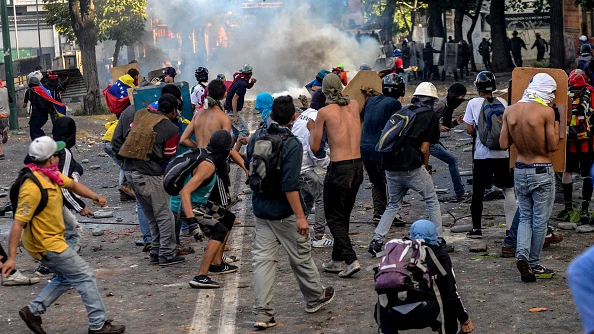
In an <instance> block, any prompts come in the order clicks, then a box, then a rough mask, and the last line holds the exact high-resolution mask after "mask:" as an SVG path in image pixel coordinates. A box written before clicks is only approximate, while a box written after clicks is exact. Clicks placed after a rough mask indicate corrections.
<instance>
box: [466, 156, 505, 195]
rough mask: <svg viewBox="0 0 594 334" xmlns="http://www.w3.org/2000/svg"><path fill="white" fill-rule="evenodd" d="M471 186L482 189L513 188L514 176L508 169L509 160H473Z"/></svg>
mask: <svg viewBox="0 0 594 334" xmlns="http://www.w3.org/2000/svg"><path fill="white" fill-rule="evenodd" d="M472 184H473V186H481V187H482V188H483V189H489V188H491V186H492V185H495V186H496V187H498V188H513V187H514V174H513V173H512V172H511V169H510V168H509V158H501V159H475V160H474V169H473V172H472Z"/></svg>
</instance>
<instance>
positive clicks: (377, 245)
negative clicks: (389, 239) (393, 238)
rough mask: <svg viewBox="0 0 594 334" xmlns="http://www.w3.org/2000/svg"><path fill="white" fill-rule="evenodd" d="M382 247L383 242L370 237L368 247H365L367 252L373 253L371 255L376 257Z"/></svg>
mask: <svg viewBox="0 0 594 334" xmlns="http://www.w3.org/2000/svg"><path fill="white" fill-rule="evenodd" d="M383 247H384V243H383V242H381V241H379V240H375V239H372V240H371V242H370V243H369V249H367V251H368V252H369V254H371V255H373V257H377V255H378V254H379V253H381V252H382V248H383Z"/></svg>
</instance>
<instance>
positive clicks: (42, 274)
mask: <svg viewBox="0 0 594 334" xmlns="http://www.w3.org/2000/svg"><path fill="white" fill-rule="evenodd" d="M35 275H37V276H39V277H45V276H49V275H52V272H51V271H50V270H49V269H47V268H46V267H44V266H43V265H41V264H40V265H39V267H37V269H36V270H35Z"/></svg>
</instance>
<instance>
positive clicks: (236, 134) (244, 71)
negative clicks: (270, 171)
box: [225, 64, 257, 152]
mask: <svg viewBox="0 0 594 334" xmlns="http://www.w3.org/2000/svg"><path fill="white" fill-rule="evenodd" d="M252 71H253V67H252V65H250V64H245V65H243V67H242V68H241V70H239V72H237V73H235V74H234V75H233V83H232V84H231V87H229V94H227V99H226V100H225V113H226V114H227V115H229V117H230V118H232V120H233V122H232V124H231V126H232V128H233V132H232V133H231V135H232V136H233V145H234V146H235V150H236V151H238V152H239V150H240V149H241V145H243V144H245V143H247V138H248V137H249V135H250V132H249V129H248V126H247V123H246V122H245V120H244V119H243V116H242V115H241V114H240V112H241V111H242V110H243V102H244V98H245V94H246V93H247V90H248V89H251V88H252V87H254V84H255V83H256V81H257V80H256V79H255V78H252Z"/></svg>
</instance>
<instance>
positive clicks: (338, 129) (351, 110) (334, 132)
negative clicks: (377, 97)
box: [318, 100, 361, 162]
mask: <svg viewBox="0 0 594 334" xmlns="http://www.w3.org/2000/svg"><path fill="white" fill-rule="evenodd" d="M320 114H324V116H323V117H324V120H325V126H326V129H327V133H328V145H329V146H330V160H331V161H334V162H336V161H342V160H351V159H357V158H360V157H361V147H360V145H361V120H360V117H359V107H358V105H357V101H355V100H351V102H350V103H349V104H348V105H346V106H339V105H337V104H330V105H328V106H326V107H324V108H322V109H320V111H319V114H318V117H320Z"/></svg>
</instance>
